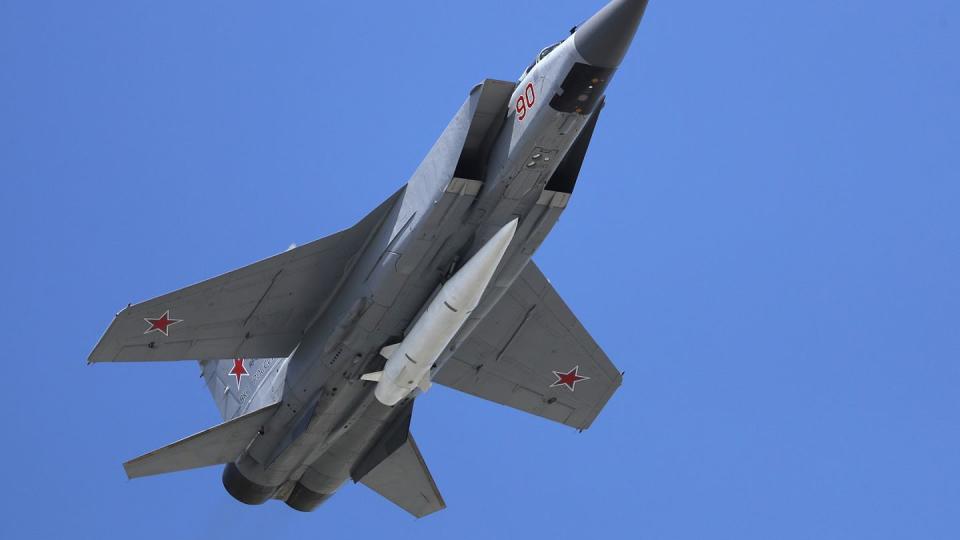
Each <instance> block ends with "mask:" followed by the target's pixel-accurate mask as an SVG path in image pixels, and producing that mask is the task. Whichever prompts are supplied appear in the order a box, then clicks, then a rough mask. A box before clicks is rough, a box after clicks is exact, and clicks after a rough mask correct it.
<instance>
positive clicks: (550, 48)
mask: <svg viewBox="0 0 960 540" xmlns="http://www.w3.org/2000/svg"><path fill="white" fill-rule="evenodd" d="M561 43H563V40H560V41H558V42H556V43H554V44H553V45H548V46H547V47H544V48H543V50H542V51H540V54H538V55H537V57H536V58H534V59H533V63H532V64H530V65H529V66H527V69H525V70H523V74H522V75H520V80H523V78H524V77H526V76H527V73H530V70H531V69H533V66H535V65H537V63H538V62H540V61H541V60H543V59H544V58H546V57H547V55H548V54H550V53H551V52H552V51H553V50H554V49H556V48H557V47H559V46H560V44H561Z"/></svg>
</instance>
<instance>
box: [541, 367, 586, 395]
mask: <svg viewBox="0 0 960 540" xmlns="http://www.w3.org/2000/svg"><path fill="white" fill-rule="evenodd" d="M579 371H580V366H573V369H571V370H570V371H568V372H566V373H563V372H560V371H554V372H553V376H554V377H556V378H557V380H556V381H554V382H553V384H551V385H550V388H553V387H554V386H566V387H567V388H568V389H570V391H571V392H573V391H574V390H576V386H577V383H578V382H580V381H586V380H589V379H590V377H586V376H583V375H580V373H579Z"/></svg>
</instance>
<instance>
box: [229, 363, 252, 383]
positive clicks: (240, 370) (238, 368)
mask: <svg viewBox="0 0 960 540" xmlns="http://www.w3.org/2000/svg"><path fill="white" fill-rule="evenodd" d="M227 375H233V376H234V377H236V378H237V390H240V378H241V377H246V376H247V375H249V373H247V368H245V367H243V358H235V359H234V360H233V369H231V370H230V371H228V372H227Z"/></svg>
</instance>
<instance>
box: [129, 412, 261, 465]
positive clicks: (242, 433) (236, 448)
mask: <svg viewBox="0 0 960 540" xmlns="http://www.w3.org/2000/svg"><path fill="white" fill-rule="evenodd" d="M278 405H279V402H277V403H273V404H271V405H268V406H267V407H263V408H262V409H258V410H256V411H254V412H251V413H247V414H245V415H243V416H239V417H237V418H234V419H233V420H229V421H227V422H224V423H222V424H220V425H217V426H214V427H212V428H210V429H207V430H204V431H201V432H200V433H197V434H195V435H191V436H189V437H187V438H186V439H181V440H179V441H177V442H175V443H173V444H169V445H167V446H164V447H163V448H159V449H157V450H154V451H153V452H150V453H147V454H144V455H142V456H140V457H138V458H135V459H132V460H130V461H128V462H126V463H124V464H123V468H124V470H126V472H127V477H128V478H131V479H133V478H140V477H141V476H151V475H154V474H164V473H170V472H176V471H184V470H187V469H195V468H197V467H207V466H209V465H220V464H223V463H230V462H233V461H234V460H236V459H237V458H238V457H240V454H242V453H243V451H244V450H245V449H246V448H247V446H248V445H249V444H250V442H251V441H252V440H253V439H254V437H256V436H257V435H258V433H259V431H260V430H261V429H262V428H263V425H264V424H265V423H266V421H267V420H268V419H269V418H270V416H271V415H272V414H273V412H274V410H275V409H276V408H277V406H278Z"/></svg>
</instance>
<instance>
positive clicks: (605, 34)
mask: <svg viewBox="0 0 960 540" xmlns="http://www.w3.org/2000/svg"><path fill="white" fill-rule="evenodd" d="M646 8H647V0H613V1H611V2H610V3H609V4H607V5H606V6H604V7H603V8H602V9H601V10H600V11H598V12H596V13H595V14H594V15H593V17H590V19H588V20H587V22H585V23H583V25H581V26H580V27H579V28H577V31H576V32H574V34H573V43H574V46H576V48H577V52H579V53H580V56H582V57H583V58H584V60H586V61H587V62H589V63H590V64H591V65H594V66H599V67H606V68H615V67H617V66H619V65H620V61H621V60H623V57H624V55H626V54H627V49H629V48H630V42H631V41H633V35H634V34H635V33H636V32H637V27H638V26H640V19H641V18H643V11H644V10H645V9H646Z"/></svg>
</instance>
